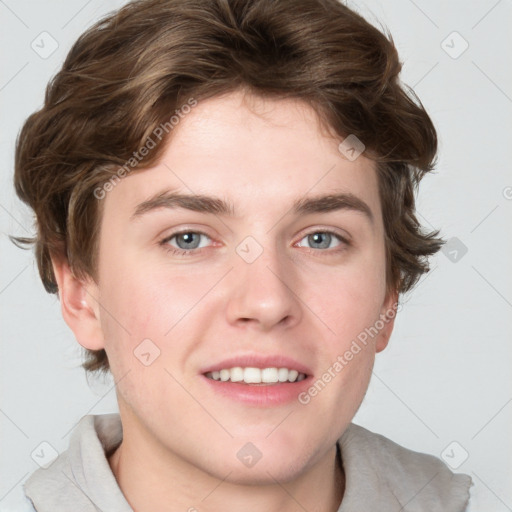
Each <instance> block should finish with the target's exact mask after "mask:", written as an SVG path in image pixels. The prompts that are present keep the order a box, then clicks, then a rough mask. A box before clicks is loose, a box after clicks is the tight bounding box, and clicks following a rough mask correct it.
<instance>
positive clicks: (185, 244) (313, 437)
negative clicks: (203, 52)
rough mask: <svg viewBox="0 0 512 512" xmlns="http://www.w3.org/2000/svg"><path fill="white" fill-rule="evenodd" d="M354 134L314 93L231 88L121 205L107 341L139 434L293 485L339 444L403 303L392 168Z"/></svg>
mask: <svg viewBox="0 0 512 512" xmlns="http://www.w3.org/2000/svg"><path fill="white" fill-rule="evenodd" d="M249 100H250V101H249ZM340 141H341V139H335V138H331V137H329V136H327V135H326V134H325V132H324V131H323V130H321V129H320V125H319V123H318V119H317V117H316V114H315V112H314V111H313V110H311V108H310V107H308V106H307V105H305V104H304V103H302V102H300V101H297V100H261V99H256V98H253V97H251V98H249V97H247V98H246V100H245V101H244V98H243V96H242V95H241V93H231V94H229V95H226V96H223V97H216V98H214V99H210V100H207V101H204V102H202V103H201V102H199V103H198V104H197V106H195V107H194V108H193V109H191V111H190V112H189V113H188V114H187V115H186V116H183V117H182V118H181V120H180V122H179V124H178V125H177V126H175V128H174V130H173V132H172V139H171V140H170V142H169V143H168V145H167V147H166V150H165V153H164V154H163V157H162V159H161V161H160V163H159V164H158V165H156V166H154V167H152V168H150V169H145V170H140V171H136V172H134V173H132V174H131V175H129V176H127V177H125V178H124V179H122V180H121V181H120V182H119V183H118V184H117V185H116V186H115V187H114V188H113V190H111V191H110V192H109V193H108V194H107V195H106V197H105V198H104V199H103V201H105V203H104V214H103V218H102V224H101V231H100V244H99V247H100V253H99V273H98V275H99V278H98V284H97V287H96V288H90V294H91V296H94V297H96V299H97V301H98V304H100V305H101V307H99V309H98V323H99V326H100V330H101V339H98V340H97V345H96V346H94V347H91V346H89V348H96V349H97V348H101V347H104V348H105V349H106V351H107V354H108V358H109V361H110V365H111V371H112V373H113V376H114V379H115V381H116V382H117V394H118V400H119V407H120V412H121V415H122V419H123V425H124V429H125V435H126V436H132V439H133V440H135V439H137V440H138V441H137V442H140V443H145V446H152V447H153V448H154V449H155V452H158V453H160V454H162V455H164V456H168V458H169V459H168V460H180V461H182V462H184V463H186V464H189V465H190V467H194V468H196V469H199V470H202V471H204V472H206V473H208V474H210V475H214V476H216V477H218V478H225V476H226V474H227V473H228V472H229V471H231V474H230V477H229V480H232V481H240V482H244V481H245V482H247V481H252V482H256V481H259V482H266V481H270V476H269V473H270V474H271V475H272V476H273V477H274V478H276V479H278V480H279V481H289V480H290V479H292V478H295V477H297V476H298V475H300V474H301V473H303V472H305V471H307V470H308V468H312V467H313V466H314V465H315V464H317V463H319V462H320V461H321V460H322V458H323V457H325V456H326V454H327V453H331V454H332V452H331V450H332V448H333V446H334V445H335V443H336V440H337V439H338V438H339V437H340V436H341V434H342V433H343V431H344V430H345V428H346V427H347V425H348V423H349V422H350V421H351V420H352V418H353V416H354V414H355V413H356V411H357V409H358V407H359V405H360V403H361V401H362V399H363V396H364V394H365V392H366V390H367V386H368V383H369V379H370V375H371V370H372V367H373V362H374V357H375V353H376V351H379V350H381V349H382V348H384V346H385V345H386V342H387V339H388V337H389V334H390V332H391V328H392V321H388V322H386V323H385V326H384V327H382V324H383V322H382V315H383V314H385V313H386V312H388V311H389V309H390V307H391V306H392V304H393V302H394V300H393V299H394V298H393V297H389V296H387V295H386V280H385V247H384V229H383V221H382V215H381V205H380V201H379V195H378V182H377V175H376V172H375V169H374V164H373V162H371V161H370V160H368V159H366V158H365V157H364V156H363V155H361V156H359V157H358V158H357V159H356V160H354V161H350V160H349V159H347V158H345V157H344V155H343V154H342V153H340V151H339V150H338V145H339V143H340ZM170 194H174V195H173V196H170ZM185 194H186V195H193V196H204V197H203V198H202V199H203V200H202V201H197V200H196V201H194V200H193V198H192V199H191V198H189V199H183V198H182V199H179V198H177V195H185ZM327 195H331V196H335V195H336V196H337V197H336V198H334V197H332V198H331V199H330V200H329V199H324V200H323V201H322V200H319V198H321V197H323V196H327ZM157 196H159V197H160V199H159V200H158V201H157V202H156V204H155V201H150V199H151V198H153V199H154V198H155V197H157ZM164 197H167V199H163V198H164ZM207 198H215V199H213V200H208V199H207ZM148 201H149V202H148ZM299 201H300V203H299ZM224 203H225V204H224ZM379 319H380V322H379ZM376 325H377V327H380V329H378V333H377V334H374V333H375V326H376ZM372 327H373V330H371V328H372ZM365 329H366V331H365ZM368 329H370V330H371V332H372V333H373V334H372V335H370V336H369V335H368ZM364 332H366V333H367V335H366V342H365V343H363V342H362V341H361V340H362V339H363V338H364V337H365V336H364V335H363V334H362V333H364ZM354 341H355V342H356V345H357V346H359V350H357V349H356V348H355V345H354ZM87 343H91V342H90V341H89V342H88V341H87V340H83V344H84V346H87ZM349 352H350V353H351V354H352V357H350V355H349V354H348V353H349ZM336 363H338V364H336ZM236 367H241V368H242V370H233V371H231V372H229V371H227V370H230V369H231V368H236ZM244 368H259V369H260V370H261V369H264V368H277V370H266V371H264V372H261V371H259V370H258V371H254V370H244ZM279 368H288V369H289V370H295V371H296V372H298V373H299V376H298V377H296V374H295V373H294V372H293V371H289V372H285V371H284V370H281V371H279V370H278V369H279ZM221 369H223V370H224V371H223V372H220V370H221ZM216 371H218V372H219V374H218V375H217V374H216V373H213V372H216ZM326 374H329V375H330V378H329V377H328V376H327V377H325V375H326ZM241 376H244V378H246V379H247V380H249V381H251V380H252V379H254V380H255V381H257V380H258V379H259V378H264V379H267V378H268V379H269V380H271V381H272V380H273V381H275V380H276V379H277V380H278V381H279V378H280V377H281V378H282V379H287V380H288V381H290V380H294V377H296V379H295V381H294V382H286V383H284V382H283V383H279V382H278V383H275V382H269V383H259V384H258V383H257V382H253V383H246V382H245V381H243V382H231V379H233V380H237V379H239V378H242V377H241ZM213 377H215V378H219V379H222V380H213ZM226 378H229V380H227V381H225V380H224V379H226ZM319 382H320V383H319ZM315 384H316V387H315ZM311 390H313V391H311ZM315 390H316V391H315ZM247 443H252V445H247ZM253 445H254V446H253ZM244 446H245V448H244V449H245V450H246V451H247V450H248V451H249V453H245V452H244V451H242V452H241V453H240V450H241V449H242V447H244ZM254 447H256V448H257V450H258V451H259V453H260V454H261V459H260V460H259V461H258V462H257V463H256V464H255V465H254V466H252V467H249V465H246V464H245V463H244V460H248V459H244V457H247V455H249V456H256V457H258V456H259V455H258V452H257V451H256V450H255V449H254ZM252 452H254V453H252Z"/></svg>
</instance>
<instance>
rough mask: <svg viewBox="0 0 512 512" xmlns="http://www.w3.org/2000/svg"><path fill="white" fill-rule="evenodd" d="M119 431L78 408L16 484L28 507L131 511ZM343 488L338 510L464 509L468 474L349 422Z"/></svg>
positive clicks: (114, 423) (114, 420)
mask: <svg viewBox="0 0 512 512" xmlns="http://www.w3.org/2000/svg"><path fill="white" fill-rule="evenodd" d="M122 437H123V431H122V425H121V419H120V416H119V414H103V415H87V416H84V417H83V418H82V419H81V420H80V422H79V424H78V425H77V427H76V428H75V430H74V431H73V434H72V437H71V439H70V443H69V448H68V449H67V450H66V451H65V452H63V453H61V454H60V455H59V456H58V457H57V458H56V459H55V461H54V462H53V463H52V464H51V465H50V466H49V467H48V468H46V469H43V468H40V469H38V470H37V471H35V472H34V473H33V474H32V475H31V476H30V477H29V478H28V480H27V481H26V482H25V484H24V485H23V489H24V491H25V495H26V496H27V497H28V498H27V504H28V505H29V507H30V508H29V509H28V510H32V511H37V512H71V511H72V512H98V511H102V512H133V510H132V508H131V507H130V505H129V503H128V502H127V501H126V498H125V497H124V495H123V493H122V491H121V489H120V488H119V486H118V484H117V481H116V479H115V476H114V474H113V473H112V470H111V469H110V465H109V463H108V459H107V457H108V455H109V454H110V453H112V452H113V451H114V450H115V449H116V448H117V446H118V445H119V444H120V443H121V441H122ZM338 446H339V448H340V451H341V458H342V461H343V468H344V471H345V494H344V496H343V500H342V503H341V505H340V508H339V509H338V512H364V511H377V510H378V511H380V512H387V511H390V512H392V511H393V512H395V511H396V512H398V511H403V512H405V511H407V512H437V511H439V512H464V511H466V507H467V505H468V500H469V488H470V486H471V485H472V481H471V478H470V477H469V476H468V475H464V474H454V473H452V471H450V469H449V468H448V467H447V466H446V465H445V464H444V463H443V462H442V461H441V460H440V459H437V458H436V457H433V456H432V455H427V454H423V453H418V452H414V451H411V450H408V449H406V448H403V447H402V446H400V445H398V444H396V443H394V442H393V441H390V440H389V439H387V438H385V437H383V436H381V435H379V434H375V433H373V432H370V431H369V430H366V429H365V428H363V427H360V426H358V425H355V424H354V423H351V424H350V425H349V427H348V428H347V430H346V431H345V433H344V434H343V435H342V436H341V438H340V439H339V440H338Z"/></svg>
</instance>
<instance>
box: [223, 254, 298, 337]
mask: <svg viewBox="0 0 512 512" xmlns="http://www.w3.org/2000/svg"><path fill="white" fill-rule="evenodd" d="M294 285H295V286H294ZM228 286H229V289H228V292H227V293H228V303H227V308H226V314H227V320H228V322H229V323H230V324H231V325H236V326H242V327H246V326H249V325H253V326H254V328H255V329H258V330H260V331H268V330H271V329H272V328H275V327H277V326H282V327H283V328H290V327H292V326H294V325H296V324H297V323H299V322H300V320H301V318H302V307H301V302H300V300H299V294H298V292H299V290H297V289H296V288H297V287H298V281H297V279H296V277H295V274H294V269H293V267H291V266H290V263H289V262H287V261H286V255H285V254H284V251H279V249H277V248H269V247H264V248H263V252H262V253H261V255H260V256H259V257H258V258H257V259H256V260H255V261H253V262H252V263H249V262H247V261H245V260H244V259H243V258H242V257H240V256H239V255H238V254H236V253H235V254H234V268H233V271H232V272H230V273H229V283H228ZM294 288H295V289H294Z"/></svg>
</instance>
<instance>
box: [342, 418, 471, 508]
mask: <svg viewBox="0 0 512 512" xmlns="http://www.w3.org/2000/svg"><path fill="white" fill-rule="evenodd" d="M339 445H340V449H341V453H342V459H343V466H344V469H345V473H346V479H347V488H346V493H347V494H348V496H349V498H350V493H352V494H353V497H354V500H355V502H356V501H357V502H358V503H361V504H362V503H363V501H361V500H362V499H363V496H358V494H360V493H364V491H362V490H361V489H365V490H366V491H370V489H371V490H372V491H373V492H374V494H375V496H378V497H379V499H380V503H381V504H382V500H388V501H389V503H390V506H396V505H397V504H400V505H401V506H403V507H405V506H406V505H407V504H408V503H410V504H411V505H412V503H413V502H414V506H415V510H418V511H423V510H425V511H427V510H428V511H429V512H432V511H434V510H439V511H443V512H448V511H454V512H464V511H465V510H466V507H467V504H468V500H469V488H470V487H471V485H472V481H471V477H470V476H468V475H464V474H455V473H453V472H452V471H451V470H450V469H449V468H448V466H447V465H446V464H445V463H444V462H443V461H441V460H440V459H438V458H437V457H434V456H433V455H429V454H426V453H419V452H415V451H413V450H409V449H407V448H405V447H403V446H400V445H399V444H397V443H395V442H394V441H391V440H390V439H388V438H386V437H384V436H382V435H380V434H376V433H374V432H371V431H369V430H367V429H365V428H363V427H361V426H359V425H356V424H354V423H352V424H350V425H349V427H348V428H347V430H346V431H345V433H344V434H343V436H342V437H341V438H340V439H339ZM350 479H351V480H352V483H354V482H358V485H353V486H351V485H350ZM361 482H364V483H361ZM358 500H359V501H358ZM365 504H366V503H365ZM411 505H410V506H411Z"/></svg>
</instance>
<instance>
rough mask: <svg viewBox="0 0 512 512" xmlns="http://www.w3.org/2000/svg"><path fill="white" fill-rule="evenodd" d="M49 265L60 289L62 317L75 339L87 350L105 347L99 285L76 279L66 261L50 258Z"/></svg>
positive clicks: (90, 280) (91, 281) (90, 281)
mask: <svg viewBox="0 0 512 512" xmlns="http://www.w3.org/2000/svg"><path fill="white" fill-rule="evenodd" d="M52 266H53V272H54V274H55V278H56V280H57V284H58V287H59V299H60V305H61V311H62V316H63V318H64V321H65V322H66V323H67V324H68V326H69V327H70V329H71V330H72V331H73V333H74V335H75V338H76V340H77V341H78V343H80V345H82V347H84V348H87V349H89V350H100V349H102V348H104V346H105V344H104V338H103V331H102V329H101V323H100V307H99V302H98V298H99V289H98V286H97V285H96V283H94V281H93V280H92V279H89V280H87V281H82V280H79V279H77V278H76V277H75V275H74V274H73V272H72V271H71V269H70V268H69V264H68V262H67V259H66V258H60V259H53V258H52Z"/></svg>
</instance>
